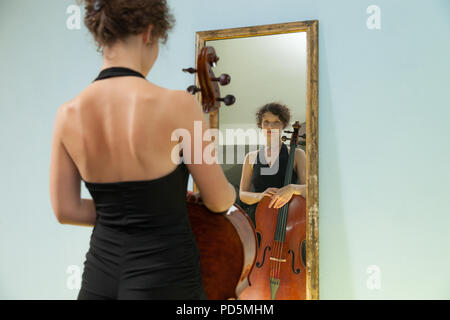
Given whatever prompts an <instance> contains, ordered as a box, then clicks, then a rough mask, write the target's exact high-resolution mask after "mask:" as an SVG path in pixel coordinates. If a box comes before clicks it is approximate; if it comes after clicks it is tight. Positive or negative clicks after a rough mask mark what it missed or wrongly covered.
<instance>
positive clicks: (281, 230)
mask: <svg viewBox="0 0 450 320" xmlns="http://www.w3.org/2000/svg"><path fill="white" fill-rule="evenodd" d="M293 128H294V131H293V132H292V131H287V132H288V133H292V136H291V138H286V137H282V140H283V141H286V140H290V150H291V152H289V158H288V164H287V168H286V175H285V178H284V186H286V185H288V184H289V183H290V181H291V177H292V168H293V165H294V160H295V148H296V146H297V144H298V143H297V139H298V137H299V134H298V132H299V128H300V125H299V122H298V121H296V122H295V124H294V125H293ZM292 151H294V152H292ZM270 202H271V197H270V196H264V197H263V198H262V199H261V201H260V202H259V203H258V205H257V207H256V212H255V221H256V232H257V233H259V235H260V236H261V240H260V244H259V247H258V252H257V260H256V261H257V262H256V265H255V268H253V269H252V272H251V273H250V276H249V280H250V283H251V285H250V286H249V287H248V288H247V289H245V290H244V291H243V292H242V294H241V295H240V297H239V298H240V299H243V300H304V299H305V298H306V256H305V252H306V199H305V198H304V197H303V196H300V195H293V196H292V198H291V199H290V201H289V202H288V203H286V204H285V205H284V206H283V207H281V208H279V209H275V208H269V204H270Z"/></svg>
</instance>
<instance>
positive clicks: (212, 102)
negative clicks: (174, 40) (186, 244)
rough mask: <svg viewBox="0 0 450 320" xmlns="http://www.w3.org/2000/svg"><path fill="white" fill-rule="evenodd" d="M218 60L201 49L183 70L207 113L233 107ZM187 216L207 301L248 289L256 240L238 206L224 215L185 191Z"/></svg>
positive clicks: (209, 49) (232, 296)
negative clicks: (193, 78) (194, 79)
mask: <svg viewBox="0 0 450 320" xmlns="http://www.w3.org/2000/svg"><path fill="white" fill-rule="evenodd" d="M218 60H219V57H217V55H216V52H215V50H214V48H213V47H204V48H203V49H202V50H201V52H200V54H199V56H198V59H197V68H196V69H194V68H188V69H183V71H184V72H189V73H198V79H199V83H200V88H199V87H197V86H195V85H194V86H190V87H189V88H188V89H187V91H188V92H190V93H191V94H196V93H197V92H201V102H202V106H203V111H204V112H205V113H209V112H211V111H215V110H217V109H218V108H219V107H220V103H221V102H224V103H225V104H226V105H227V106H229V105H232V104H234V102H235V97H234V96H232V95H227V96H226V97H225V98H220V89H219V85H218V82H219V83H220V84H221V85H227V84H229V83H230V80H231V78H230V76H229V75H227V74H222V75H221V76H220V77H219V78H216V77H215V75H214V72H213V71H212V67H214V66H215V65H216V63H217V61H218ZM186 202H187V209H188V217H189V221H190V224H191V228H192V231H193V233H194V236H195V238H196V241H197V245H198V248H199V252H200V264H201V269H202V279H203V287H204V289H205V293H206V297H207V298H208V299H209V300H227V299H237V298H238V297H239V295H240V294H241V292H242V291H243V290H244V289H245V288H247V287H248V285H249V282H248V276H249V274H250V272H251V270H252V268H253V266H254V264H255V261H256V246H257V238H256V232H255V230H254V228H253V224H252V222H251V220H250V218H249V217H248V216H247V214H246V213H245V212H244V210H243V209H242V208H240V207H239V206H238V205H237V204H234V205H233V206H231V208H230V209H228V211H227V212H221V213H216V212H212V211H210V210H209V209H208V208H207V207H206V206H205V205H204V204H203V203H202V200H201V198H200V197H199V195H198V194H197V193H194V192H192V191H189V190H188V191H187V194H186Z"/></svg>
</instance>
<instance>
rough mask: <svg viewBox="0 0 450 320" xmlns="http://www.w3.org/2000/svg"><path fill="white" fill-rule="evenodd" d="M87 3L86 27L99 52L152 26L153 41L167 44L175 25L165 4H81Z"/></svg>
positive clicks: (128, 0) (116, 0)
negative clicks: (159, 40) (169, 33)
mask: <svg viewBox="0 0 450 320" xmlns="http://www.w3.org/2000/svg"><path fill="white" fill-rule="evenodd" d="M78 2H81V3H83V2H84V3H85V7H84V9H85V16H84V24H85V25H86V27H87V28H88V29H89V31H90V32H91V34H92V35H93V36H94V39H95V41H96V42H97V51H100V49H101V48H102V47H104V46H110V45H112V44H113V43H115V42H116V41H117V40H122V39H124V38H126V37H127V36H129V35H136V34H139V33H141V32H143V31H144V30H145V29H146V28H147V27H148V26H149V25H150V24H151V25H153V29H152V34H151V35H152V38H155V39H161V40H162V43H166V41H167V37H168V32H169V31H170V30H171V29H172V28H173V26H174V24H175V18H174V16H173V15H172V14H171V13H170V12H169V8H168V5H167V1H166V0H78Z"/></svg>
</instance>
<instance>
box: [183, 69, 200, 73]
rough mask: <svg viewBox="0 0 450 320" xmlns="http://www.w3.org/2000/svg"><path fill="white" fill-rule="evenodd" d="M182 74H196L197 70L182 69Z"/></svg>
mask: <svg viewBox="0 0 450 320" xmlns="http://www.w3.org/2000/svg"><path fill="white" fill-rule="evenodd" d="M183 72H188V73H190V74H192V73H196V72H197V69H194V68H187V69H183Z"/></svg>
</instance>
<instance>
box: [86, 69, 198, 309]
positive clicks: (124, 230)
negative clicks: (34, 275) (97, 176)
mask: <svg viewBox="0 0 450 320" xmlns="http://www.w3.org/2000/svg"><path fill="white" fill-rule="evenodd" d="M119 76H138V77H142V78H144V79H145V77H144V76H143V75H142V74H140V73H139V72H136V71H134V70H131V69H128V68H122V67H113V68H108V69H104V70H102V71H101V72H100V74H99V76H98V77H97V78H96V79H95V80H94V81H98V80H102V79H107V78H110V77H119ZM188 177H189V171H188V169H187V167H186V165H185V164H184V163H183V162H181V163H180V164H179V165H178V166H177V167H176V168H175V170H173V171H172V172H171V173H169V174H167V175H164V176H162V177H160V178H156V179H152V180H134V181H118V182H87V181H84V180H83V181H84V183H85V186H86V188H87V189H88V190H89V193H90V194H91V196H92V199H93V201H94V203H95V207H96V211H97V219H96V223H95V226H94V229H93V231H92V235H91V239H90V247H89V250H88V252H87V253H86V260H85V262H84V270H83V274H82V283H81V289H80V291H79V294H78V299H80V300H81V299H206V296H205V292H204V289H203V285H202V278H201V268H200V255H199V251H198V247H197V243H196V241H195V238H194V235H193V233H192V229H191V226H190V223H189V219H188V215H187V206H186V190H187V183H188Z"/></svg>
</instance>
